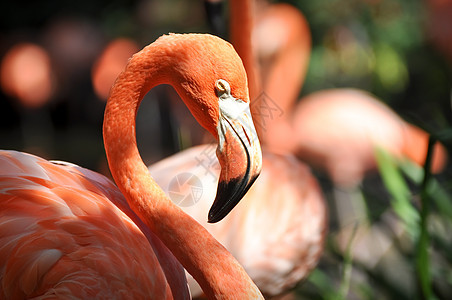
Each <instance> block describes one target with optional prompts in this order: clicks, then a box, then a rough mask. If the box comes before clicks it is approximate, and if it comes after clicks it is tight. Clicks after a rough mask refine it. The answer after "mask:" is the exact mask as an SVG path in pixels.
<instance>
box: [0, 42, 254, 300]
mask: <svg viewBox="0 0 452 300" xmlns="http://www.w3.org/2000/svg"><path fill="white" fill-rule="evenodd" d="M162 83H167V84H170V85H172V86H174V87H175V89H176V90H177V92H178V94H179V95H180V96H181V98H182V100H183V101H184V102H185V103H186V105H187V106H188V107H189V108H190V110H191V112H192V113H193V115H194V116H195V118H196V119H197V120H198V121H199V122H200V123H201V124H202V125H203V126H204V127H205V128H206V129H207V130H208V131H209V132H211V133H212V134H213V135H214V137H215V138H216V139H217V140H218V148H217V156H218V159H219V162H220V165H221V169H222V170H221V173H220V180H219V183H218V191H217V194H216V200H215V204H214V205H213V206H212V208H211V210H210V212H209V222H217V221H219V220H221V219H222V218H223V217H225V216H226V215H227V214H228V212H229V211H230V210H231V209H232V208H233V207H234V206H235V205H236V204H237V202H238V201H239V200H240V198H241V197H242V196H243V194H244V193H245V192H246V191H247V190H248V189H249V187H250V186H251V185H252V183H253V181H254V180H255V178H256V177H257V176H258V174H259V172H260V168H261V152H260V146H259V141H258V140H257V138H256V133H255V130H254V126H253V124H252V119H251V115H250V113H249V105H248V102H249V97H248V91H247V85H246V74H245V70H244V68H243V65H242V63H241V61H240V59H239V57H238V55H237V54H236V53H235V51H234V50H233V48H232V47H231V45H230V44H229V43H227V42H225V41H223V40H222V39H220V38H217V37H214V36H211V35H201V34H182V35H180V34H170V35H165V36H162V37H160V38H159V39H157V40H156V41H155V42H154V43H152V44H150V45H149V46H147V47H145V48H144V49H143V50H141V51H140V52H139V53H137V54H135V55H134V56H133V57H132V58H131V60H130V61H129V63H128V64H127V66H126V68H125V70H124V71H123V72H122V73H121V74H120V75H119V76H118V79H117V80H116V83H115V85H114V87H113V88H112V90H111V94H110V98H109V100H108V102H107V105H106V108H105V115H104V125H103V136H104V145H105V151H106V154H107V160H108V163H109V167H110V170H111V173H112V176H113V178H114V180H115V182H116V184H117V185H118V187H119V188H117V187H116V186H115V185H114V184H113V183H112V182H111V181H109V180H108V179H107V178H105V177H104V176H102V175H100V174H98V173H95V172H92V171H89V170H87V169H84V168H81V167H78V166H75V165H72V164H69V163H64V162H49V161H46V160H44V159H41V158H38V157H36V156H32V155H30V154H25V153H21V152H16V151H1V152H0V187H1V188H0V191H1V192H0V199H1V201H0V211H1V213H0V240H1V243H0V245H1V246H0V253H1V256H0V262H1V263H0V280H1V285H0V298H8V299H18V298H34V297H40V298H46V297H57V298H69V297H71V298H81V299H87V298H109V299H111V298H148V297H150V298H153V299H170V298H176V299H186V298H188V297H189V294H188V289H187V285H186V279H185V277H184V273H183V269H182V267H181V265H180V264H182V265H183V267H184V268H185V269H187V270H188V271H189V272H190V274H192V275H193V277H194V278H195V279H196V280H197V281H198V282H199V284H200V285H201V287H202V289H203V291H204V293H205V294H206V295H207V296H208V297H209V298H212V299H213V298H215V299H217V298H222V299H245V298H247V299H249V298H253V299H258V298H262V296H261V294H260V292H259V290H258V289H257V287H256V286H255V285H254V283H253V282H252V281H251V279H250V278H249V276H248V275H247V274H246V273H245V271H244V270H243V268H242V267H241V266H240V265H239V264H238V263H237V261H236V260H235V259H234V258H233V257H232V255H231V254H230V253H229V252H227V250H226V249H225V248H224V247H222V246H221V245H220V244H219V243H218V242H217V241H216V240H215V239H214V238H213V237H212V236H211V235H210V234H208V232H207V231H206V230H205V229H204V228H203V227H202V226H201V225H199V224H198V223H197V222H195V221H194V220H193V219H192V218H191V217H189V216H188V215H186V214H185V213H183V212H182V211H181V210H180V209H179V208H178V207H177V206H176V205H174V204H173V203H172V202H171V201H170V200H169V199H168V197H167V196H166V195H165V193H164V192H163V191H162V189H161V188H160V187H159V186H158V185H157V184H156V182H155V181H154V180H153V179H152V177H151V176H150V175H149V172H148V170H147V168H146V166H145V165H144V163H143V162H142V160H141V158H140V155H139V152H138V149H137V145H136V138H135V116H136V113H137V110H138V106H139V104H140V101H141V100H142V98H143V96H144V95H145V94H146V93H147V92H148V91H149V90H150V89H152V88H153V87H154V86H156V85H158V84H162Z"/></svg>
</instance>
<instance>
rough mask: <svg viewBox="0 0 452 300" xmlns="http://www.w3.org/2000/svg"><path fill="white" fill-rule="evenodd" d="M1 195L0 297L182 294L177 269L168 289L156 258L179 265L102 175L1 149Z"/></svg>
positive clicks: (183, 286) (181, 279) (159, 296)
mask: <svg viewBox="0 0 452 300" xmlns="http://www.w3.org/2000/svg"><path fill="white" fill-rule="evenodd" d="M0 197H1V202H0V212H1V215H0V220H1V221H0V240H1V245H2V246H0V253H1V254H2V255H1V256H0V270H1V272H0V278H1V283H2V284H1V287H2V288H1V292H0V298H3V299H23V298H32V297H38V296H41V297H44V296H46V297H60V298H61V297H63V298H66V297H75V298H79V299H87V298H111V297H113V296H114V297H118V298H122V299H125V298H129V297H132V298H147V297H149V296H150V295H151V296H152V297H155V298H154V299H168V298H171V297H172V296H183V297H185V298H188V291H187V289H186V284H184V282H185V279H184V277H183V275H181V274H180V272H179V276H178V277H179V278H177V277H176V278H177V279H176V281H177V284H176V286H174V288H175V289H174V291H175V293H174V294H172V292H171V289H170V286H169V284H168V280H167V278H166V276H165V272H164V269H163V268H162V266H161V264H160V262H159V260H160V261H165V262H167V264H168V266H170V267H171V266H173V267H174V269H173V270H171V271H170V270H169V269H168V275H171V276H173V277H174V275H176V274H178V271H180V270H181V266H180V265H179V264H178V263H177V262H176V261H175V259H174V257H173V256H172V255H171V254H170V253H169V252H168V250H167V249H163V248H162V247H164V246H163V245H162V244H161V242H160V241H159V240H158V239H156V237H155V236H154V235H153V234H152V233H151V232H150V231H149V230H147V232H146V231H145V232H146V235H145V234H144V233H143V231H142V230H140V229H139V228H138V226H137V225H136V224H135V223H134V222H133V221H132V219H131V218H133V219H135V221H136V222H137V223H138V224H139V222H138V218H136V215H135V214H134V213H133V212H132V210H131V209H130V208H129V206H128V204H127V202H126V201H125V199H124V197H123V196H122V194H121V193H120V192H119V190H118V188H117V187H116V186H115V185H114V184H113V183H112V182H111V181H110V180H109V179H107V178H106V177H104V176H102V175H100V174H98V173H95V172H92V171H89V170H87V169H84V168H81V167H78V166H76V165H71V164H66V163H64V164H63V163H58V164H55V163H52V162H49V161H46V160H44V159H41V158H38V157H36V156H32V155H29V154H25V153H21V152H15V151H1V152H0ZM115 204H116V205H118V206H116V205H115ZM118 207H121V208H122V209H123V210H121V209H119V208H118ZM128 215H129V216H130V217H129V216H128ZM142 228H143V227H142ZM150 243H152V244H150ZM153 247H154V248H153ZM159 252H160V253H159ZM157 253H159V254H157ZM170 273H171V274H170Z"/></svg>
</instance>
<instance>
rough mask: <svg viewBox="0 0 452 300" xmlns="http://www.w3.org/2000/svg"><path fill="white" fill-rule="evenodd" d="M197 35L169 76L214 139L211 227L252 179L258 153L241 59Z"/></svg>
mask: <svg viewBox="0 0 452 300" xmlns="http://www.w3.org/2000/svg"><path fill="white" fill-rule="evenodd" d="M171 36H172V35H170V37H171ZM193 36H195V35H190V37H188V38H193ZM196 36H197V40H198V41H199V40H200V41H201V42H197V43H191V44H190V46H187V45H185V48H184V51H181V52H178V53H182V57H179V60H178V67H177V72H176V73H175V74H174V73H173V74H172V75H173V76H177V77H178V79H179V83H180V84H178V85H176V90H177V91H178V94H179V95H180V96H181V97H182V99H183V100H184V102H185V103H186V105H187V106H188V108H189V109H190V111H191V113H192V114H193V116H194V117H195V118H196V119H197V121H198V122H199V123H200V124H201V125H202V126H203V127H204V128H205V129H207V130H208V131H209V132H210V133H212V135H213V136H214V137H215V138H216V139H217V141H218V146H217V151H216V154H217V158H218V160H219V162H220V165H221V172H220V178H219V182H218V189H217V195H216V198H215V201H214V203H213V205H212V207H211V209H210V211H209V216H208V220H209V222H210V223H214V222H218V221H220V220H221V219H223V218H224V217H225V216H226V215H227V214H228V213H229V212H230V211H231V210H232V209H233V208H234V207H235V206H236V205H237V204H238V202H239V201H240V200H241V199H242V197H243V196H244V195H245V193H246V192H247V191H248V189H249V188H250V187H251V185H252V184H253V182H254V181H255V180H256V178H257V177H258V175H259V173H260V170H261V167H262V153H261V148H260V144H259V140H258V138H257V133H256V130H255V128H254V124H253V120H252V117H251V112H250V107H249V103H250V101H249V94H248V83H247V77H246V73H245V68H244V67H243V64H242V61H241V59H240V57H239V56H238V54H237V53H236V52H235V50H234V48H233V47H232V45H231V44H229V43H228V42H226V41H224V40H222V39H220V38H218V37H215V36H211V35H196ZM174 46H175V45H174Z"/></svg>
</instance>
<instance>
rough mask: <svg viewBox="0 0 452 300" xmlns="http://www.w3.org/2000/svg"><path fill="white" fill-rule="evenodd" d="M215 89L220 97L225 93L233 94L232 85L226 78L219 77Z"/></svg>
mask: <svg viewBox="0 0 452 300" xmlns="http://www.w3.org/2000/svg"><path fill="white" fill-rule="evenodd" d="M215 91H216V93H217V95H218V97H221V96H223V95H225V94H226V95H230V94H231V87H230V85H229V83H228V82H227V81H226V80H224V79H218V80H217V81H216V82H215Z"/></svg>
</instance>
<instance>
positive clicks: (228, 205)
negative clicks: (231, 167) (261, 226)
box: [207, 174, 259, 223]
mask: <svg viewBox="0 0 452 300" xmlns="http://www.w3.org/2000/svg"><path fill="white" fill-rule="evenodd" d="M258 175H259V174H257V175H256V176H253V178H251V180H249V181H248V180H244V179H243V178H242V179H239V178H237V179H232V180H231V181H229V182H221V181H220V182H219V183H218V189H217V196H216V197H215V201H214V202H213V204H212V207H211V208H210V210H209V215H208V219H207V222H208V223H217V222H219V221H221V220H223V219H224V218H225V217H226V216H227V215H228V214H229V213H230V212H231V210H232V209H233V208H234V207H235V206H236V205H237V204H238V203H239V202H240V200H242V198H243V196H245V194H246V192H248V190H249V188H250V187H251V186H252V185H253V183H254V181H255V180H256V179H257V177H258Z"/></svg>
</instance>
